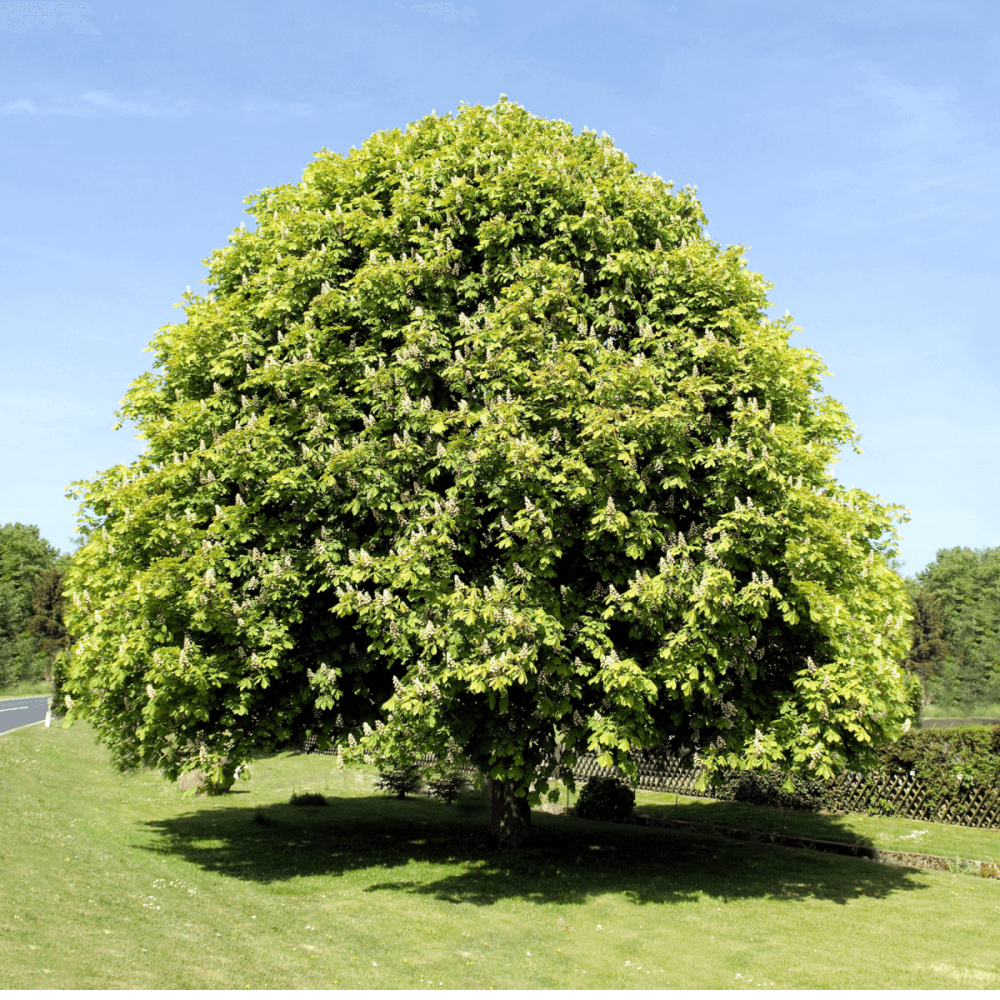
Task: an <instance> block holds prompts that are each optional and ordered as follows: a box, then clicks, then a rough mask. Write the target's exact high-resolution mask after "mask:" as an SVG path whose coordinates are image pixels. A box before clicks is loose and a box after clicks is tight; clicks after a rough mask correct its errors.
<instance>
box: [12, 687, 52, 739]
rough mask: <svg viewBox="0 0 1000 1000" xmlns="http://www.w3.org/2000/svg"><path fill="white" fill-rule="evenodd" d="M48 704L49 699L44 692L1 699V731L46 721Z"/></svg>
mask: <svg viewBox="0 0 1000 1000" xmlns="http://www.w3.org/2000/svg"><path fill="white" fill-rule="evenodd" d="M48 704H49V699H48V697H47V696H46V695H44V694H38V695H32V696H31V697H28V698H4V699H2V700H0V733H9V732H10V731H11V730H13V729H20V728H21V727H22V726H31V725H34V724H35V723H37V722H43V723H44V722H45V712H46V710H47V709H48Z"/></svg>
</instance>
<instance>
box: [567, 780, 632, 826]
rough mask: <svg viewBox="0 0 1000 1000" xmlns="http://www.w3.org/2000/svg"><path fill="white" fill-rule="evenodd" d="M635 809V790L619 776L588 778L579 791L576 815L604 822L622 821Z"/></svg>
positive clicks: (629, 816) (628, 817)
mask: <svg viewBox="0 0 1000 1000" xmlns="http://www.w3.org/2000/svg"><path fill="white" fill-rule="evenodd" d="M634 810H635V792H633V791H632V789H631V788H629V786H628V785H627V784H625V782H624V781H622V780H621V779H620V778H590V779H589V780H588V781H587V784H585V785H584V786H583V788H582V790H581V791H580V798H579V799H577V803H576V815H577V816H579V817H580V818H581V819H597V820H601V821H602V822H605V823H624V822H625V821H626V820H627V819H630V818H631V816H632V813H633V812H634Z"/></svg>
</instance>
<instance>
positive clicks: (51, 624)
mask: <svg viewBox="0 0 1000 1000" xmlns="http://www.w3.org/2000/svg"><path fill="white" fill-rule="evenodd" d="M31 609H32V611H33V612H34V614H33V615H32V616H31V617H30V618H29V619H28V621H27V623H26V625H25V631H26V632H27V633H28V634H29V635H33V636H34V637H35V639H36V640H37V641H38V648H39V649H40V650H41V651H42V652H43V653H44V654H45V655H46V657H47V658H48V665H47V668H46V671H45V679H46V680H47V681H48V682H49V683H53V676H54V674H53V667H54V663H55V658H56V655H57V654H58V653H60V652H67V651H68V650H69V648H70V646H71V645H72V644H73V637H72V635H70V633H69V630H68V629H67V628H66V624H65V622H64V621H63V571H62V569H61V568H59V567H58V566H53V567H51V568H50V569H46V570H42V572H41V573H40V574H39V576H38V580H37V582H36V583H35V590H34V592H33V593H32V595H31Z"/></svg>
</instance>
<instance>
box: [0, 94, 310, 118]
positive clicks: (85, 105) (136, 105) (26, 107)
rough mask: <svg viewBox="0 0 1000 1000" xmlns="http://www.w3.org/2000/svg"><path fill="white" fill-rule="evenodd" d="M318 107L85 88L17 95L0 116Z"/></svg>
mask: <svg viewBox="0 0 1000 1000" xmlns="http://www.w3.org/2000/svg"><path fill="white" fill-rule="evenodd" d="M317 113H318V110H317V109H316V108H315V107H313V106H312V105H311V104H305V103H303V102H296V101H271V100H265V99H257V98H250V99H247V100H245V101H243V102H241V103H240V104H238V105H233V106H231V107H228V108H225V107H223V108H216V107H212V106H211V105H208V104H205V103H204V102H203V101H200V100H197V99H188V100H170V99H168V98H166V97H164V96H163V95H162V94H160V93H159V92H158V91H145V92H143V93H141V94H136V95H125V96H123V95H120V94H112V93H109V92H108V91H105V90H88V91H86V93H83V94H80V95H79V96H76V97H69V98H66V97H56V98H52V99H48V100H36V99H34V98H31V97H19V98H16V99H13V100H9V101H6V102H4V103H0V115H19V116H25V117H31V116H47V117H62V118H189V117H191V116H193V115H218V116H220V117H223V118H264V117H270V118H311V117H313V116H314V115H316V114H317Z"/></svg>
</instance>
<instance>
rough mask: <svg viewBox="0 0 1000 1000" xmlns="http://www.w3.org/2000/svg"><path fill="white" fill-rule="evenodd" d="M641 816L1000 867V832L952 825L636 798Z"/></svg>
mask: <svg viewBox="0 0 1000 1000" xmlns="http://www.w3.org/2000/svg"><path fill="white" fill-rule="evenodd" d="M635 799H636V812H638V813H640V814H643V815H647V816H653V817H654V818H663V819H680V820H684V821H686V822H688V823H697V824H699V825H700V826H714V825H719V826H734V827H740V828H743V829H747V830H765V831H769V832H774V833H780V832H782V831H784V832H785V833H786V834H788V835H789V836H793V837H814V838H816V839H818V840H838V841H841V842H843V843H847V844H868V845H871V846H873V847H878V848H881V849H882V850H885V851H907V852H910V851H912V852H914V853H917V854H937V855H941V856H943V857H949V858H954V857H958V858H968V859H970V860H973V861H993V862H997V863H1000V831H997V830H977V829H975V828H970V827H963V826H950V825H948V824H947V823H927V822H924V821H918V820H913V819H896V818H892V817H887V816H864V815H859V814H857V813H850V814H847V815H844V816H836V815H831V814H829V813H806V812H788V811H786V810H782V809H773V808H768V807H766V806H752V805H747V804H744V803H742V802H722V801H718V800H715V799H701V798H689V797H685V796H683V795H665V794H658V793H656V792H644V791H638V792H636V797H635Z"/></svg>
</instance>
